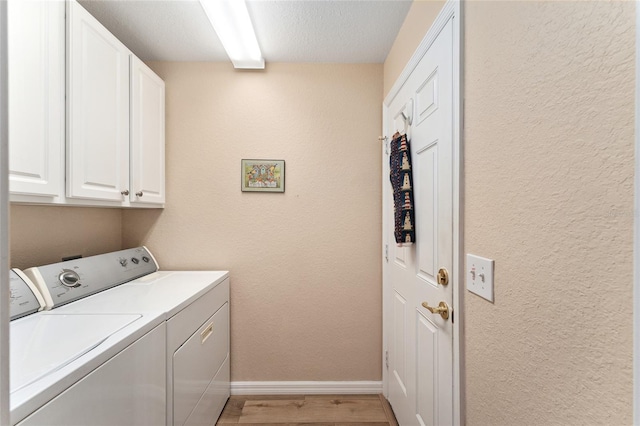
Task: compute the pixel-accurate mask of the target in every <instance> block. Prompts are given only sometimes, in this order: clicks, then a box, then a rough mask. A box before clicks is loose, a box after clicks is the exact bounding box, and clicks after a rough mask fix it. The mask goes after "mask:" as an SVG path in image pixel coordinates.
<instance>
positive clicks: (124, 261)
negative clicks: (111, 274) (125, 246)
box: [119, 258, 128, 267]
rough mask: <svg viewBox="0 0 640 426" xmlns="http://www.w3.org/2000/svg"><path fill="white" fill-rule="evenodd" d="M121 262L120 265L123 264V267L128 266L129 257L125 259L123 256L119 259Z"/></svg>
mask: <svg viewBox="0 0 640 426" xmlns="http://www.w3.org/2000/svg"><path fill="white" fill-rule="evenodd" d="M119 262H120V265H122V266H123V267H124V266H127V263H128V262H127V259H124V258H121V259H120V260H119Z"/></svg>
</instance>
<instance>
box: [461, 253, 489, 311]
mask: <svg viewBox="0 0 640 426" xmlns="http://www.w3.org/2000/svg"><path fill="white" fill-rule="evenodd" d="M466 268H467V273H466V275H467V290H469V291H470V292H472V293H475V294H477V295H478V296H480V297H483V298H485V299H487V300H488V301H489V302H493V268H494V261H493V260H492V259H486V258H484V257H480V256H475V255H473V254H467V266H466Z"/></svg>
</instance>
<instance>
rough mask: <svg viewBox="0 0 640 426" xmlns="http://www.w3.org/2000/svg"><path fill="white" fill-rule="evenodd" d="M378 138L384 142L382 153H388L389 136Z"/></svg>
mask: <svg viewBox="0 0 640 426" xmlns="http://www.w3.org/2000/svg"><path fill="white" fill-rule="evenodd" d="M378 140H379V141H382V143H384V153H385V154H386V155H389V138H388V137H386V136H378Z"/></svg>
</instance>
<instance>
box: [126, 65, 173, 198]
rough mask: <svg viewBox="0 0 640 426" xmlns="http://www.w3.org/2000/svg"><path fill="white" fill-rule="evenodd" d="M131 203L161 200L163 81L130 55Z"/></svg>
mask: <svg viewBox="0 0 640 426" xmlns="http://www.w3.org/2000/svg"><path fill="white" fill-rule="evenodd" d="M129 197H130V200H131V203H156V204H162V203H164V81H162V79H161V78H160V77H158V76H157V75H156V74H155V73H154V72H153V71H152V70H151V68H149V67H148V66H146V65H145V64H144V63H143V62H142V61H141V60H140V59H138V58H137V57H135V56H132V57H131V193H130V194H129Z"/></svg>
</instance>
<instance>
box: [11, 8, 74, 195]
mask: <svg viewBox="0 0 640 426" xmlns="http://www.w3.org/2000/svg"><path fill="white" fill-rule="evenodd" d="M7 8H8V28H7V30H8V54H9V61H8V62H9V69H8V71H9V73H8V74H9V99H8V101H9V111H8V112H9V146H10V148H9V189H10V192H11V193H12V194H26V195H37V196H46V197H50V198H53V197H56V196H60V195H62V194H61V192H62V190H63V187H64V183H63V182H64V181H63V177H64V171H63V167H64V166H63V164H64V162H63V161H64V160H63V155H64V154H63V153H64V138H65V123H64V108H65V100H64V78H65V64H64V58H65V32H64V31H65V28H64V13H65V12H64V11H65V9H64V8H65V4H64V2H63V1H23V0H9V1H8V3H7ZM46 200H47V198H44V199H43V200H41V201H43V202H46Z"/></svg>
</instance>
